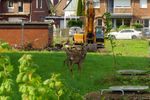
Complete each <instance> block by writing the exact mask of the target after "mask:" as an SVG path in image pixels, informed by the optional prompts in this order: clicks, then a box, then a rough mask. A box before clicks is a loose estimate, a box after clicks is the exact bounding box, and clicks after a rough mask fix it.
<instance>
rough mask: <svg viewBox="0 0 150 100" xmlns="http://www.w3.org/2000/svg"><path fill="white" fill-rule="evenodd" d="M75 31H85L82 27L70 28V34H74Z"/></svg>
mask: <svg viewBox="0 0 150 100" xmlns="http://www.w3.org/2000/svg"><path fill="white" fill-rule="evenodd" d="M75 33H83V31H82V29H81V28H80V27H76V26H74V27H71V28H70V29H69V36H73V35H74V34H75Z"/></svg>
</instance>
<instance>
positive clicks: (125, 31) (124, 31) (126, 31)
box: [121, 30, 134, 33]
mask: <svg viewBox="0 0 150 100" xmlns="http://www.w3.org/2000/svg"><path fill="white" fill-rule="evenodd" d="M128 32H134V31H133V30H123V31H121V33H128Z"/></svg>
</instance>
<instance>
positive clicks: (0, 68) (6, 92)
mask: <svg viewBox="0 0 150 100" xmlns="http://www.w3.org/2000/svg"><path fill="white" fill-rule="evenodd" d="M12 71H13V66H12V65H11V63H10V59H9V57H8V56H0V79H1V80H2V83H1V86H0V100H10V99H11V95H12V93H13V90H12V86H13V84H14V83H13V80H12V79H11V77H12V75H11V74H12Z"/></svg>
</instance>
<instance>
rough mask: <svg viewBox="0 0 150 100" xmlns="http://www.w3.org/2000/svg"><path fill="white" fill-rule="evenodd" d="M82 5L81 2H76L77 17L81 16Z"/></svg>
mask: <svg viewBox="0 0 150 100" xmlns="http://www.w3.org/2000/svg"><path fill="white" fill-rule="evenodd" d="M83 12H84V10H83V3H82V0H78V7H77V16H83V15H84V14H83Z"/></svg>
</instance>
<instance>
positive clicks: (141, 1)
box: [140, 0, 148, 8]
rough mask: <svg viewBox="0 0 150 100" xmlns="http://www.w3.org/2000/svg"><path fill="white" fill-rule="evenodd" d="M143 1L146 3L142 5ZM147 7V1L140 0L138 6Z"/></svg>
mask: <svg viewBox="0 0 150 100" xmlns="http://www.w3.org/2000/svg"><path fill="white" fill-rule="evenodd" d="M143 3H146V4H145V5H142V4H143ZM147 7H148V1H147V0H145V1H143V0H140V8H147Z"/></svg>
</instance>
